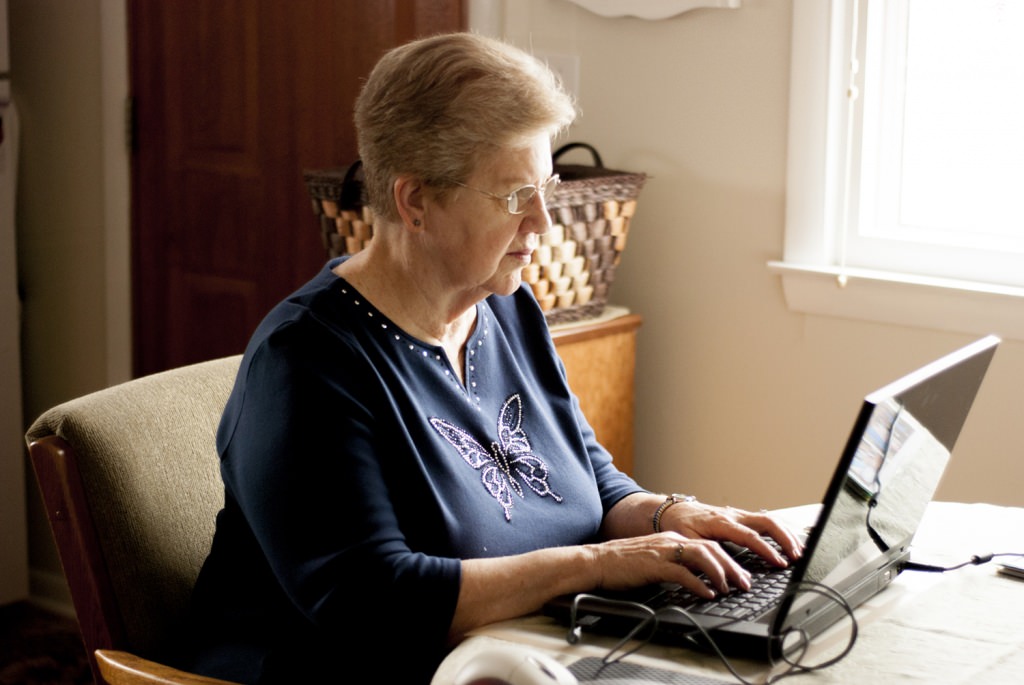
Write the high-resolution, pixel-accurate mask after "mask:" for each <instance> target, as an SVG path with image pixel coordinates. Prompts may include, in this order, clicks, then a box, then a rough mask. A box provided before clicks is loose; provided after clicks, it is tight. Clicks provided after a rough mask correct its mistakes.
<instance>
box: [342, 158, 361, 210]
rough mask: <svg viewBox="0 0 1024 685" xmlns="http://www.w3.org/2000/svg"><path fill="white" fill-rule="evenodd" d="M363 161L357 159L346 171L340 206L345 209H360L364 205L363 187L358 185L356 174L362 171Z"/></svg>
mask: <svg viewBox="0 0 1024 685" xmlns="http://www.w3.org/2000/svg"><path fill="white" fill-rule="evenodd" d="M362 168H363V160H361V159H357V160H356V161H354V162H352V164H350V165H349V167H348V169H346V170H345V176H344V178H342V180H341V197H340V198H339V204H340V205H341V206H342V207H343V208H345V209H351V208H353V207H358V206H359V205H361V204H362V199H363V197H362V186H361V185H359V184H358V183H356V173H358V172H360V171H362Z"/></svg>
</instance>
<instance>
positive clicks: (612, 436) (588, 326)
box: [551, 309, 642, 475]
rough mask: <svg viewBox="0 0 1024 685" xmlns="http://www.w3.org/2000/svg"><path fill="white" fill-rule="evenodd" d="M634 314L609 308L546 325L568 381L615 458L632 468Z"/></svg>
mask: <svg viewBox="0 0 1024 685" xmlns="http://www.w3.org/2000/svg"><path fill="white" fill-rule="evenodd" d="M641 322H642V319H641V317H640V316H639V315H638V314H630V313H628V312H627V311H626V310H621V309H612V310H611V311H610V312H607V313H606V314H605V316H602V317H600V318H598V319H593V320H590V321H581V322H576V323H570V324H559V325H555V326H552V327H551V337H552V338H553V339H554V341H555V347H556V348H557V350H558V354H559V355H560V356H561V357H562V361H563V362H564V363H565V369H566V374H567V375H568V377H569V386H570V387H571V388H572V390H573V392H574V393H576V396H577V397H579V400H580V407H581V408H582V409H583V413H584V415H586V417H587V420H588V421H589V422H590V425H591V426H593V427H594V432H595V433H596V434H597V438H598V440H600V441H601V444H603V445H604V446H605V447H606V448H607V449H608V451H609V452H611V453H612V456H613V457H615V464H616V465H617V466H618V467H619V469H621V470H622V471H624V472H625V473H628V474H630V475H632V473H633V407H634V372H635V370H636V334H637V329H639V328H640V324H641Z"/></svg>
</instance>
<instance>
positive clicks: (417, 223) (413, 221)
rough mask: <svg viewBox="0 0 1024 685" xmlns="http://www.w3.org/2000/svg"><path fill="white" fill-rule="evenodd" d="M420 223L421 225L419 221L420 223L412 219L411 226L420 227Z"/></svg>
mask: <svg viewBox="0 0 1024 685" xmlns="http://www.w3.org/2000/svg"><path fill="white" fill-rule="evenodd" d="M421 223H422V222H421V221H420V220H419V219H413V220H412V225H413V226H419V225H420V224H421Z"/></svg>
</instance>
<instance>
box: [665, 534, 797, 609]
mask: <svg viewBox="0 0 1024 685" xmlns="http://www.w3.org/2000/svg"><path fill="white" fill-rule="evenodd" d="M771 544H773V546H774V543H771ZM734 559H735V560H736V562H737V563H738V564H739V565H740V566H742V567H743V568H745V569H746V570H747V571H749V572H750V575H751V579H750V590H747V591H743V590H733V591H732V592H730V593H729V594H726V595H719V596H718V597H716V598H714V599H704V598H702V597H698V596H697V595H695V594H693V593H692V592H690V591H689V590H687V589H685V588H682V587H676V588H674V589H672V590H668V591H666V592H665V593H663V594H662V595H661V596H660V597H659V598H658V601H657V606H652V608H653V609H655V610H657V609H659V608H662V607H666V606H677V607H679V608H681V609H685V610H686V611H688V612H689V613H691V614H704V615H708V616H720V617H722V618H728V619H734V620H736V619H745V620H752V619H756V618H757V617H759V616H761V615H763V614H765V613H766V612H768V611H770V610H771V609H773V608H775V606H776V605H778V603H779V601H780V600H781V599H782V596H783V594H785V592H786V587H787V586H788V584H789V579H790V577H791V576H792V574H793V571H792V567H787V568H779V567H777V566H773V565H772V564H770V563H768V562H767V561H765V560H764V559H762V558H761V557H759V556H758V555H756V554H754V553H753V552H751V551H750V550H748V549H743V550H742V551H741V552H740V553H739V554H738V555H736V556H734Z"/></svg>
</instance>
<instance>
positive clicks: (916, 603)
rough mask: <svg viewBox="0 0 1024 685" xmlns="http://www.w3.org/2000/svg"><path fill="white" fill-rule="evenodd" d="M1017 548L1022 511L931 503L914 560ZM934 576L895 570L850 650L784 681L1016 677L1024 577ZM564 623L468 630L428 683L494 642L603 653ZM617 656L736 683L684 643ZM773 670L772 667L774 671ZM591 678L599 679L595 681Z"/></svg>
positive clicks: (1020, 664) (794, 513)
mask: <svg viewBox="0 0 1024 685" xmlns="http://www.w3.org/2000/svg"><path fill="white" fill-rule="evenodd" d="M815 511H816V506H815V507H794V508H792V509H786V510H781V511H780V512H778V514H779V516H780V517H781V518H783V519H784V520H786V521H787V522H789V523H790V524H791V525H794V526H796V525H804V523H805V522H806V521H808V520H813V516H814V513H815ZM998 552H1024V508H1019V507H1001V506H995V505H990V504H964V503H950V502H933V503H932V504H931V505H929V508H928V511H927V513H926V515H925V519H924V522H923V523H922V526H921V529H920V531H919V533H918V535H917V537H916V539H915V542H914V547H913V554H912V558H913V560H914V561H917V562H920V563H925V564H933V565H938V566H944V567H945V566H952V565H955V564H958V563H961V562H964V561H967V560H968V559H970V557H971V556H972V555H975V554H986V553H998ZM997 561H998V559H996V560H994V561H993V562H992V563H989V564H985V565H981V566H967V567H965V568H963V569H960V570H957V571H950V572H947V573H943V574H934V573H921V572H912V571H904V572H903V573H902V574H900V576H899V577H898V578H897V579H896V580H895V581H894V582H893V583H892V584H891V585H890V586H889V587H888V588H887V589H886V590H884V591H883V592H881V593H879V594H878V595H876V596H875V597H874V598H872V599H871V600H869V601H868V602H866V603H865V604H863V605H862V606H861V607H859V608H858V609H857V611H856V616H857V622H858V625H859V637H858V639H857V642H856V644H855V646H854V648H853V651H852V652H851V653H850V654H849V655H848V656H847V657H846V658H845V659H844V660H842V661H841V662H839V663H838V664H835V665H833V666H831V667H830V668H828V669H825V670H821V671H817V672H814V673H811V674H805V675H799V676H795V677H793V678H791V679H790V678H787V679H786V680H784V681H783V682H787V683H788V682H793V683H813V684H817V683H828V684H841V685H848V684H849V685H852V684H853V683H856V684H857V685H861V684H862V683H865V682H876V683H886V684H888V683H903V682H920V683H930V684H931V683H939V684H950V685H957V684H961V683H963V684H966V683H984V684H985V685H991V684H996V683H999V684H1001V683H1007V684H1009V683H1013V684H1015V685H1017V684H1019V683H1024V582H1022V581H1020V580H1016V579H1014V578H1011V577H1009V576H1006V575H1004V574H1000V573H998V572H997V567H996V562H997ZM565 632H566V631H565V627H564V626H562V625H560V624H557V623H556V622H555V621H553V620H552V619H549V618H547V617H544V616H528V617H525V618H521V619H516V620H512V621H505V622H502V623H498V624H494V625H491V626H486V627H485V628H483V629H480V630H478V631H475V632H474V633H473V634H472V635H471V636H469V637H468V638H467V639H466V640H465V641H464V642H463V643H462V644H461V645H460V646H459V647H457V648H456V649H455V650H453V652H452V653H451V654H450V655H449V656H448V658H447V659H446V660H445V661H444V663H442V665H441V667H440V668H439V669H438V671H437V673H436V674H435V677H434V680H433V685H445V684H447V683H451V682H453V680H454V678H455V675H456V674H457V673H458V671H459V669H460V668H461V667H462V666H463V665H464V664H465V663H466V662H467V661H468V660H469V659H471V658H472V656H473V654H474V653H475V652H476V651H478V650H479V649H481V648H484V647H486V646H488V645H489V644H493V642H494V641H499V642H513V643H519V644H525V645H529V646H532V647H534V648H538V649H541V650H544V651H546V652H548V653H550V654H552V655H554V656H555V657H556V658H557V659H558V660H559V661H560V662H562V663H564V664H566V665H569V664H571V663H572V662H574V661H576V660H577V659H579V658H583V657H587V656H604V655H605V654H606V653H607V650H608V649H609V648H610V647H611V646H612V645H613V644H614V642H615V640H612V639H608V638H602V637H599V636H595V635H589V634H588V635H587V636H586V637H585V639H584V641H583V643H581V644H578V645H569V644H568V643H567V642H566V641H565ZM847 635H848V627H844V626H843V625H842V624H838V625H836V626H834V627H833V628H832V629H830V630H829V631H826V633H824V634H823V635H821V636H820V637H819V638H818V639H817V640H815V642H814V643H813V645H812V648H811V652H810V654H809V655H808V659H809V661H811V662H813V661H814V660H815V659H820V658H823V657H824V656H825V655H827V654H829V653H835V651H836V650H838V649H840V648H841V645H842V644H845V641H846V639H847ZM626 661H628V662H631V663H635V664H640V665H646V666H650V667H654V668H658V669H663V670H668V671H675V672H679V673H685V674H695V675H696V674H702V675H705V676H708V677H710V678H713V679H715V680H716V681H720V682H722V683H729V682H737V681H736V680H735V679H734V678H732V677H731V676H730V675H729V672H728V671H727V670H726V668H725V667H724V666H723V665H722V664H721V663H720V662H719V661H718V660H717V659H715V658H714V657H712V656H709V655H705V654H700V653H697V652H695V651H691V650H687V649H684V648H677V647H667V646H661V645H646V646H644V647H643V648H642V649H641V650H640V651H639V652H638V653H636V654H633V655H630V656H628V657H626ZM733 664H734V666H735V667H736V669H737V670H738V671H739V672H740V674H741V675H743V676H744V677H745V678H747V679H748V680H752V681H754V682H764V680H765V676H766V675H767V666H766V665H765V664H763V663H758V662H756V661H747V660H740V659H737V660H734V661H733ZM777 670H779V669H777ZM597 682H599V681H597Z"/></svg>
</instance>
